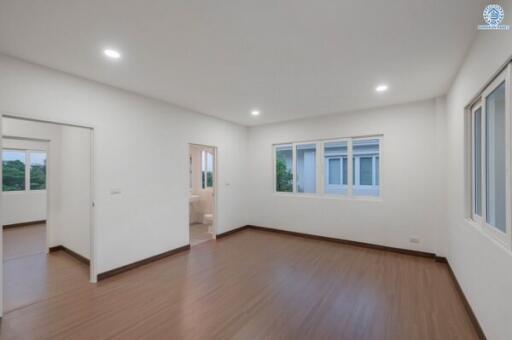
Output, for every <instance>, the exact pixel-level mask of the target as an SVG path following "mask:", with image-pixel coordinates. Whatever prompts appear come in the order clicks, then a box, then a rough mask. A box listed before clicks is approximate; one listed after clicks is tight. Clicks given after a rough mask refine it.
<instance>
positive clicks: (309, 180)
mask: <svg viewBox="0 0 512 340" xmlns="http://www.w3.org/2000/svg"><path fill="white" fill-rule="evenodd" d="M296 171H297V172H296V173H297V181H296V182H297V192H307V193H314V192H316V144H301V145H297V170H296Z"/></svg>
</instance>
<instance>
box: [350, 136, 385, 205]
mask: <svg viewBox="0 0 512 340" xmlns="http://www.w3.org/2000/svg"><path fill="white" fill-rule="evenodd" d="M379 153H380V147H379V140H378V139H364V140H354V141H353V143H352V154H353V159H352V160H353V165H352V168H353V176H352V184H353V187H352V192H353V194H354V196H379V181H378V178H379V177H380V176H379V174H378V172H379V170H380V167H379V166H378V165H377V164H375V166H374V164H373V159H374V157H375V158H376V157H379Z"/></svg>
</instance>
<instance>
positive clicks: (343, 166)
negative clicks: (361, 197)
mask: <svg viewBox="0 0 512 340" xmlns="http://www.w3.org/2000/svg"><path fill="white" fill-rule="evenodd" d="M324 172H325V174H324V183H325V187H324V192H325V193H326V194H341V195H345V194H347V188H348V186H347V184H348V143H347V142H346V141H340V142H326V143H324Z"/></svg>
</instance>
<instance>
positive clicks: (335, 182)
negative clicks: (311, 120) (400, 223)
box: [274, 137, 381, 197]
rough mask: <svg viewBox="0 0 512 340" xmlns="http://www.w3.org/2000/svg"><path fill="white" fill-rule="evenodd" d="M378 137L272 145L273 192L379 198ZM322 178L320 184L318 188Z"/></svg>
mask: <svg viewBox="0 0 512 340" xmlns="http://www.w3.org/2000/svg"><path fill="white" fill-rule="evenodd" d="M380 140H381V138H380V137H372V138H364V139H363V138H344V139H340V140H332V141H318V142H307V143H289V144H279V145H275V147H274V162H275V173H274V182H275V191H276V192H285V193H306V194H326V195H340V196H341V195H348V194H349V193H351V196H361V197H363V196H364V197H372V196H373V197H378V196H379V195H380ZM319 152H320V153H319ZM351 156H352V157H351ZM350 158H352V159H350ZM349 176H351V177H352V181H350V182H349V180H348V179H349ZM322 177H323V185H322V187H321V188H318V187H317V183H321V179H322Z"/></svg>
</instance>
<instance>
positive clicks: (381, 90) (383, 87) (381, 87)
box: [375, 84, 388, 92]
mask: <svg viewBox="0 0 512 340" xmlns="http://www.w3.org/2000/svg"><path fill="white" fill-rule="evenodd" d="M387 89H388V86H387V85H384V84H382V85H379V86H377V87H376V88H375V91H377V92H384V91H387Z"/></svg>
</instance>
